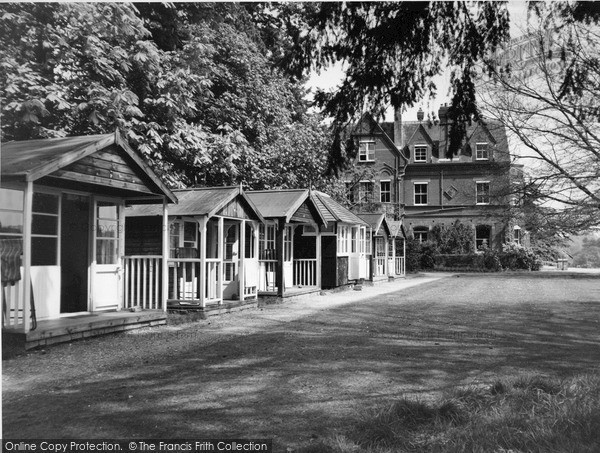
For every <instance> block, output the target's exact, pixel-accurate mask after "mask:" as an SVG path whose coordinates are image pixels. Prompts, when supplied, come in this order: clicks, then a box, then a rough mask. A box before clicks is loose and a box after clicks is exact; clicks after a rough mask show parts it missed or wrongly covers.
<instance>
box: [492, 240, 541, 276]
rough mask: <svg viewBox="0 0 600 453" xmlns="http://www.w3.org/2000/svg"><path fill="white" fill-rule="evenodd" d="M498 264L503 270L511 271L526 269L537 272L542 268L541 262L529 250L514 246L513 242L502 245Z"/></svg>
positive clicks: (517, 245)
mask: <svg viewBox="0 0 600 453" xmlns="http://www.w3.org/2000/svg"><path fill="white" fill-rule="evenodd" d="M500 262H501V264H502V267H503V268H505V269H511V270H518V269H527V270H532V271H539V270H540V269H541V267H542V262H541V260H540V259H539V258H538V257H537V256H536V254H535V253H533V251H532V250H531V249H528V248H525V247H523V246H521V245H519V244H515V243H514V242H509V243H506V244H503V245H502V253H501V254H500Z"/></svg>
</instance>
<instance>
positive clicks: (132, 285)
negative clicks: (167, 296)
mask: <svg viewBox="0 0 600 453" xmlns="http://www.w3.org/2000/svg"><path fill="white" fill-rule="evenodd" d="M123 268H124V274H125V279H124V285H125V287H124V291H123V293H124V294H123V308H125V309H129V308H133V307H141V308H143V309H150V310H162V309H163V308H164V307H163V304H162V300H161V299H162V291H161V289H162V257H161V256H160V255H135V256H124V257H123Z"/></svg>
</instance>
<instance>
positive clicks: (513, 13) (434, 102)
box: [307, 0, 527, 121]
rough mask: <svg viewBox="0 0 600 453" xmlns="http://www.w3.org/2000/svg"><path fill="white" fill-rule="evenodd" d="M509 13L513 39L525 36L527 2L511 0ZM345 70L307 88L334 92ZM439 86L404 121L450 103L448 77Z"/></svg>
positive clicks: (333, 70) (316, 77)
mask: <svg viewBox="0 0 600 453" xmlns="http://www.w3.org/2000/svg"><path fill="white" fill-rule="evenodd" d="M508 11H509V16H510V35H511V38H516V37H519V36H521V35H522V34H523V30H524V29H525V26H526V22H527V7H526V3H525V0H509V1H508ZM343 75H344V73H343V70H342V67H341V65H339V64H338V65H335V66H332V67H330V68H329V69H327V70H324V71H321V72H320V73H314V74H312V75H311V77H310V78H309V80H308V83H307V86H308V88H311V89H313V90H314V89H316V88H320V89H322V90H325V91H330V90H334V89H335V87H336V86H338V85H339V83H340V82H341V80H342V78H343ZM435 83H436V85H437V88H438V90H437V96H436V98H435V99H424V100H423V101H422V102H421V103H417V104H416V105H414V106H413V107H411V108H407V109H406V111H404V112H403V114H402V118H403V119H404V121H416V120H417V111H418V110H419V109H420V108H422V109H423V111H424V112H425V114H426V115H427V112H431V111H434V112H437V110H438V108H439V106H440V105H442V104H444V103H446V102H448V101H449V98H448V95H447V93H448V88H449V83H448V77H447V76H440V77H438V78H436V79H435ZM393 118H394V112H393V110H392V109H391V108H390V109H389V110H388V111H387V113H386V118H385V120H386V121H393Z"/></svg>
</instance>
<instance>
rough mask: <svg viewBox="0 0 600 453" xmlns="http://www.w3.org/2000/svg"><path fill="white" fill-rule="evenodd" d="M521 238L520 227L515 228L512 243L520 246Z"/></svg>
mask: <svg viewBox="0 0 600 453" xmlns="http://www.w3.org/2000/svg"><path fill="white" fill-rule="evenodd" d="M522 241H523V236H522V234H521V227H518V226H515V227H514V229H513V242H514V243H515V244H518V245H522Z"/></svg>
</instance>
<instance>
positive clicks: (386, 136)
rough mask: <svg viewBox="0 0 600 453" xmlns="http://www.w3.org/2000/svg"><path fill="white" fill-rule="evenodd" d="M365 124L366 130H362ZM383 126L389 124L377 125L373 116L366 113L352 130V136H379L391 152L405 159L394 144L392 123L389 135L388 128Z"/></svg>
mask: <svg viewBox="0 0 600 453" xmlns="http://www.w3.org/2000/svg"><path fill="white" fill-rule="evenodd" d="M365 122H367V123H368V124H369V128H368V129H364V128H363V125H364V123H365ZM383 124H389V123H378V122H377V121H375V118H373V115H371V114H370V113H368V112H367V113H364V114H363V116H362V117H361V119H360V121H359V123H358V126H357V127H355V128H354V130H353V132H352V133H353V134H354V135H372V134H379V135H381V136H382V138H383V141H384V142H386V143H387V144H388V146H389V147H390V149H391V150H392V151H393V152H395V153H396V154H397V155H398V156H400V157H401V158H402V159H405V157H404V156H403V155H402V153H401V152H400V150H399V149H398V147H397V146H396V144H395V143H394V123H391V134H390V133H389V132H390V131H389V127H382V125H383Z"/></svg>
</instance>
